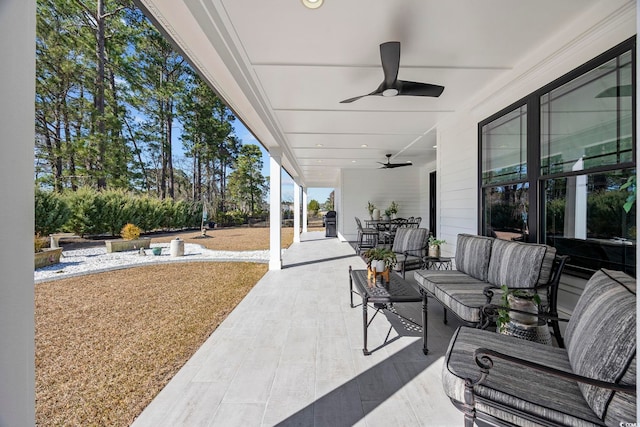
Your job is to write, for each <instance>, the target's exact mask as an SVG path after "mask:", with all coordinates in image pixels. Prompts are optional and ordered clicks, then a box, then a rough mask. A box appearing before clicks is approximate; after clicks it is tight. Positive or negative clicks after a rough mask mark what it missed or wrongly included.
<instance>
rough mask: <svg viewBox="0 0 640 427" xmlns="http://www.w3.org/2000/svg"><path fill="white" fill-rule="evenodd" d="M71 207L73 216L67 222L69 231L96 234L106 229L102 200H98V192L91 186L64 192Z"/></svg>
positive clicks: (78, 233) (83, 234)
mask: <svg viewBox="0 0 640 427" xmlns="http://www.w3.org/2000/svg"><path fill="white" fill-rule="evenodd" d="M64 195H65V199H66V200H67V203H68V205H69V208H70V209H71V217H70V218H69V221H68V222H67V224H66V228H67V229H68V230H69V231H72V232H73V233H75V234H77V235H79V236H86V235H96V234H100V233H102V232H103V231H104V227H103V226H102V224H101V218H100V216H101V215H100V213H99V210H100V207H101V204H102V203H100V201H96V199H97V196H98V193H97V192H96V191H95V190H94V189H92V188H90V187H82V188H79V189H78V190H77V191H67V192H65V193H64Z"/></svg>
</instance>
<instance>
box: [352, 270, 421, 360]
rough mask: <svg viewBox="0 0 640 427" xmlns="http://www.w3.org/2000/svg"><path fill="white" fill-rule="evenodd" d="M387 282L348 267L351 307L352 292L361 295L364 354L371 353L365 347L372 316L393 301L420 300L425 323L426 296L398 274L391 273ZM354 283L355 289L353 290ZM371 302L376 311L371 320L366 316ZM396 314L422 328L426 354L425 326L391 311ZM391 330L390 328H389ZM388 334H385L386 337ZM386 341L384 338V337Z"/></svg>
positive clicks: (386, 308)
mask: <svg viewBox="0 0 640 427" xmlns="http://www.w3.org/2000/svg"><path fill="white" fill-rule="evenodd" d="M389 276H390V281H389V283H386V282H385V281H384V279H382V278H378V280H369V279H368V278H367V270H353V269H352V268H351V267H349V291H350V293H351V295H350V296H351V308H354V307H355V305H353V294H358V295H360V296H361V297H362V325H363V332H364V347H363V349H362V352H363V353H364V354H365V356H368V355H370V354H371V352H370V351H369V350H368V349H367V329H368V327H369V324H370V323H371V321H373V318H374V317H375V316H376V314H378V312H379V311H380V310H388V309H389V308H390V306H391V305H392V304H394V303H403V302H422V325H424V324H426V322H425V320H426V316H427V301H426V296H423V294H422V292H420V291H418V290H417V289H416V288H415V287H413V286H412V285H411V283H409V282H408V281H406V280H405V279H403V278H402V277H400V276H398V275H397V274H395V273H391V274H390V275H389ZM354 284H355V290H354ZM369 304H373V308H375V310H376V312H375V313H374V315H373V316H372V317H371V320H369V319H368V316H367V306H368V305H369ZM392 313H393V314H395V315H396V316H399V317H401V318H403V319H404V320H406V321H408V322H411V323H413V324H414V325H416V326H419V327H420V328H422V342H423V349H422V351H423V352H424V354H427V349H426V347H425V345H426V342H427V340H426V337H425V335H426V334H425V328H423V327H422V325H418V324H417V323H416V322H414V321H413V320H411V319H407V318H406V317H404V316H402V315H400V314H399V313H396V312H392ZM389 332H391V330H389ZM388 337H389V334H387V338H388ZM385 342H386V339H385Z"/></svg>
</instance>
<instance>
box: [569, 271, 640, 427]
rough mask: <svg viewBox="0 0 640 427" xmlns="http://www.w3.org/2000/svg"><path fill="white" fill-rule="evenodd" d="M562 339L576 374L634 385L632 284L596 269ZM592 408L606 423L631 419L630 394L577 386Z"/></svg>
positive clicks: (632, 402)
mask: <svg viewBox="0 0 640 427" xmlns="http://www.w3.org/2000/svg"><path fill="white" fill-rule="evenodd" d="M565 342H566V345H567V352H568V355H569V360H570V362H571V366H572V368H573V371H574V372H575V373H576V374H579V375H583V376H586V377H590V378H595V379H599V380H603V381H608V382H618V383H622V384H635V374H636V282H635V280H634V279H632V278H630V277H629V276H627V275H626V274H624V273H622V272H619V271H611V270H599V271H598V272H596V274H594V275H593V277H591V279H590V280H589V281H588V282H587V284H586V286H585V289H584V292H583V294H582V296H581V297H580V299H579V300H578V303H577V305H576V308H575V309H574V311H573V315H572V316H571V320H570V321H569V324H568V325H567V332H566V338H565ZM580 389H581V390H582V393H583V394H584V397H585V399H586V400H587V402H588V404H589V405H590V406H591V408H592V409H593V411H594V412H595V413H596V414H597V415H598V416H599V417H601V418H603V419H604V420H605V421H606V422H607V424H608V423H609V422H608V421H610V422H613V423H615V424H616V425H617V424H618V423H619V422H620V421H631V420H635V417H636V405H635V396H630V395H628V394H625V393H619V392H613V391H611V390H606V389H602V388H599V387H594V386H588V385H584V384H581V385H580Z"/></svg>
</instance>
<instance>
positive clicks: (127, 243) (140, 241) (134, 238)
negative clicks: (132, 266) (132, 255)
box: [105, 224, 151, 253]
mask: <svg viewBox="0 0 640 427" xmlns="http://www.w3.org/2000/svg"><path fill="white" fill-rule="evenodd" d="M140 233H141V230H140V228H139V227H138V226H136V225H134V224H126V225H125V226H124V227H122V230H120V236H121V237H122V240H106V241H105V245H106V246H107V253H111V252H122V251H131V250H139V249H140V248H147V249H148V248H149V247H150V246H151V239H150V238H148V237H140Z"/></svg>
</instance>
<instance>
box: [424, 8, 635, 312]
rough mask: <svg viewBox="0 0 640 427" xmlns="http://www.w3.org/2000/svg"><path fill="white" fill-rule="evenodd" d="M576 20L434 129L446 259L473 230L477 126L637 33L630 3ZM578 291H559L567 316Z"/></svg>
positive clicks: (568, 288)
mask: <svg viewBox="0 0 640 427" xmlns="http://www.w3.org/2000/svg"><path fill="white" fill-rule="evenodd" d="M576 16H577V18H578V19H576V21H575V22H573V23H572V24H569V25H567V26H566V27H565V28H564V29H563V31H562V32H561V33H560V34H556V35H552V36H550V38H549V39H548V40H547V41H546V42H543V43H542V44H541V45H540V47H539V48H538V49H536V50H535V51H534V52H529V54H528V55H525V56H524V59H523V60H522V61H521V63H519V64H518V65H517V66H516V67H515V68H514V69H513V70H512V71H510V72H507V73H505V74H504V75H503V76H502V78H500V79H497V80H496V81H494V82H493V83H492V84H491V85H490V86H489V87H487V88H486V89H485V90H484V91H483V92H482V93H481V94H480V95H479V96H478V97H476V98H474V99H471V100H470V102H469V104H468V105H467V107H466V108H464V109H462V110H460V111H457V112H455V113H453V114H452V116H451V117H449V118H447V120H446V122H445V123H444V124H442V125H441V126H439V128H438V161H437V171H438V199H439V204H438V218H437V220H438V224H439V225H438V233H437V234H438V236H439V237H440V238H444V239H445V240H446V241H447V242H448V244H447V245H445V246H444V247H443V254H444V255H445V256H446V255H449V256H451V255H453V254H455V241H456V236H457V234H459V233H477V231H478V230H477V228H478V225H477V224H478V208H477V206H478V183H477V180H478V137H477V125H478V123H479V122H480V121H482V120H484V119H485V118H487V117H489V116H490V115H492V114H494V113H496V112H498V111H500V110H501V109H503V108H505V107H507V106H509V105H510V104H512V103H514V102H516V101H517V100H519V99H521V98H522V97H524V96H526V95H528V94H529V93H531V92H533V91H534V90H537V89H539V88H540V87H542V86H544V85H545V84H548V83H550V82H552V81H553V80H555V79H556V78H558V77H560V76H562V75H563V74H565V73H567V72H569V71H571V70H573V69H574V68H576V67H578V66H580V65H582V64H583V63H585V62H587V61H589V60H590V59H593V58H594V57H596V56H598V55H599V54H601V53H603V52H605V51H606V50H608V49H610V48H612V47H614V46H615V45H617V44H619V43H621V42H622V41H624V40H626V39H628V38H629V37H631V36H633V35H634V34H636V4H635V2H630V1H624V0H611V1H607V2H604V1H603V2H601V3H600V4H598V5H597V6H596V7H594V8H592V9H590V10H588V11H586V12H585V13H584V14H582V15H576ZM580 289H581V287H580V285H579V284H577V283H576V281H572V283H571V284H569V283H567V284H566V286H562V287H561V300H560V305H561V306H562V305H563V304H564V306H565V307H561V308H563V309H565V310H566V311H570V310H571V309H572V307H573V305H572V304H573V303H574V302H575V298H576V296H577V294H579V293H580ZM562 292H564V296H563V295H562Z"/></svg>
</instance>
